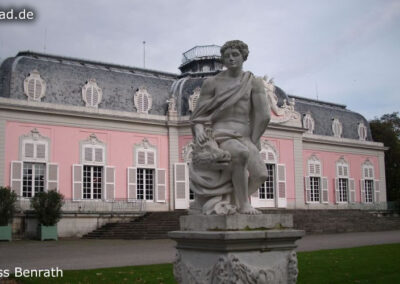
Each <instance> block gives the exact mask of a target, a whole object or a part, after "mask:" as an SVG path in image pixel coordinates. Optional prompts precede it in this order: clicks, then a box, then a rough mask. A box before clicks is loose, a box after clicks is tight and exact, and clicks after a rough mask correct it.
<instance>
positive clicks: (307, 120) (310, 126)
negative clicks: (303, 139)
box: [303, 113, 314, 134]
mask: <svg viewBox="0 0 400 284" xmlns="http://www.w3.org/2000/svg"><path fill="white" fill-rule="evenodd" d="M303 127H304V128H305V129H307V133H311V134H312V133H314V119H313V118H312V116H311V114H309V113H307V114H305V115H304V118H303Z"/></svg>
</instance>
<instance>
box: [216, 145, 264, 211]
mask: <svg viewBox="0 0 400 284" xmlns="http://www.w3.org/2000/svg"><path fill="white" fill-rule="evenodd" d="M220 148H221V149H223V150H225V151H228V152H229V153H230V154H231V169H232V183H233V190H234V194H233V196H234V199H235V204H236V206H237V207H238V209H239V212H240V213H244V214H259V212H258V211H257V210H256V209H254V208H253V207H251V205H250V202H249V188H248V186H249V175H248V169H247V166H248V159H249V150H248V148H247V147H246V145H244V144H243V143H241V142H239V141H238V140H236V139H230V140H227V141H224V142H222V143H221V144H220Z"/></svg>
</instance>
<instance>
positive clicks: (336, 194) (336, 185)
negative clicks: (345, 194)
mask: <svg viewBox="0 0 400 284" xmlns="http://www.w3.org/2000/svg"><path fill="white" fill-rule="evenodd" d="M339 197H340V193H339V179H338V178H335V199H336V203H339V200H340V199H339Z"/></svg>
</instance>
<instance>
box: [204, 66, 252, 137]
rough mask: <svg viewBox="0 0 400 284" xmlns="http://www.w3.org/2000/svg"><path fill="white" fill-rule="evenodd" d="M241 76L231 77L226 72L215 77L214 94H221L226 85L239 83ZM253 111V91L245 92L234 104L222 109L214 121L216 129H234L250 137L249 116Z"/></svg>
mask: <svg viewBox="0 0 400 284" xmlns="http://www.w3.org/2000/svg"><path fill="white" fill-rule="evenodd" d="M240 79H241V78H234V79H232V78H229V77H228V76H227V75H226V74H224V72H222V73H220V74H218V75H217V76H215V77H214V78H213V85H214V95H215V94H219V93H220V92H221V91H222V90H223V89H224V88H226V85H234V84H238V83H239V82H238V81H239V80H240ZM250 111H251V92H249V93H246V94H244V95H243V96H242V97H241V98H240V99H239V100H238V101H237V102H236V103H235V104H234V105H232V106H230V107H228V108H226V109H224V110H221V111H220V112H219V113H217V114H216V115H215V116H214V118H213V121H212V127H213V129H214V131H215V130H220V129H221V130H225V129H226V130H233V131H236V132H237V133H238V134H240V135H242V136H243V137H250V127H249V117H250Z"/></svg>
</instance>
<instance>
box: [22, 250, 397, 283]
mask: <svg viewBox="0 0 400 284" xmlns="http://www.w3.org/2000/svg"><path fill="white" fill-rule="evenodd" d="M298 260H299V270H300V274H299V278H298V283H300V284H313V283H315V284H317V283H318V284H324V283H328V284H329V283H337V284H345V283H379V284H381V283H382V284H385V283H400V244H391V245H379V246H367V247H359V248H351V249H337V250H322V251H313V252H300V253H298ZM19 280H20V279H19ZM21 283H35V284H36V283H71V284H78V283H82V284H83V283H140V284H143V283H148V284H152V283H154V284H161V283H164V284H167V283H168V284H169V283H176V282H175V280H174V278H173V275H172V264H157V265H147V266H131V267H117V268H106V269H94V270H74V271H64V277H63V278H62V279H54V278H53V279H24V280H23V281H21Z"/></svg>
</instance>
